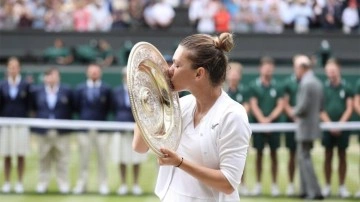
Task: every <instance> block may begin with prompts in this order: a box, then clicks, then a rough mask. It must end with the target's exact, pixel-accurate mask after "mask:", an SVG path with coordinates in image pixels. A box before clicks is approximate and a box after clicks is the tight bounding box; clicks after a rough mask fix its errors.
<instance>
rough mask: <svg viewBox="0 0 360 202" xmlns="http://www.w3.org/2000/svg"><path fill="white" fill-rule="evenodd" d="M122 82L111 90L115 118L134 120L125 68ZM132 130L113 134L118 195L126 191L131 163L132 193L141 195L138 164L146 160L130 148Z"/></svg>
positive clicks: (118, 119) (125, 120) (143, 155)
mask: <svg viewBox="0 0 360 202" xmlns="http://www.w3.org/2000/svg"><path fill="white" fill-rule="evenodd" d="M122 75H123V84H122V85H120V86H118V87H116V88H115V89H114V90H113V96H112V98H113V105H112V106H113V111H114V113H115V120H116V121H121V122H134V121H135V120H134V117H133V114H132V112H131V105H130V98H129V94H128V87H127V82H126V68H124V69H123V71H122ZM133 135H134V131H116V132H115V133H114V136H113V141H112V142H113V158H114V162H115V163H117V164H120V166H119V169H120V177H121V185H120V187H119V189H118V191H117V193H118V194H119V195H125V194H127V193H128V186H127V184H126V176H127V172H126V171H127V165H129V164H130V165H132V169H133V177H134V179H133V187H132V194H134V195H141V194H142V189H141V187H140V186H139V173H140V164H141V163H142V162H144V161H145V160H146V154H140V153H137V152H135V151H134V150H133V149H132V146H131V145H132V139H133Z"/></svg>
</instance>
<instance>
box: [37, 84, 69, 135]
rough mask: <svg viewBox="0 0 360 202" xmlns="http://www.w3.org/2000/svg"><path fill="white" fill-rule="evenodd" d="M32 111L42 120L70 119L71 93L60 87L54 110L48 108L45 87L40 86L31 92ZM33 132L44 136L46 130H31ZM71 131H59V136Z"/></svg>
mask: <svg viewBox="0 0 360 202" xmlns="http://www.w3.org/2000/svg"><path fill="white" fill-rule="evenodd" d="M32 97H33V102H32V103H33V107H32V108H33V110H34V112H35V116H36V118H42V119H49V118H53V119H72V115H73V107H74V106H73V104H74V103H73V92H72V90H71V88H69V87H68V86H66V85H60V86H59V91H58V94H57V100H56V104H55V107H54V108H52V109H51V108H49V106H48V103H47V100H46V90H45V86H44V85H41V86H39V87H37V88H36V89H34V91H33V96H32ZM32 130H33V131H34V132H37V133H39V134H46V132H47V129H41V128H33V129H32ZM70 132H71V130H67V129H65V130H64V129H59V130H58V133H59V134H65V133H70Z"/></svg>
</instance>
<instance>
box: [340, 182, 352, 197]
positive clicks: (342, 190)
mask: <svg viewBox="0 0 360 202" xmlns="http://www.w3.org/2000/svg"><path fill="white" fill-rule="evenodd" d="M339 196H340V197H341V198H349V197H350V192H349V191H348V190H347V189H346V187H345V186H344V185H343V186H340V187H339Z"/></svg>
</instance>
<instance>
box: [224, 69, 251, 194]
mask: <svg viewBox="0 0 360 202" xmlns="http://www.w3.org/2000/svg"><path fill="white" fill-rule="evenodd" d="M229 67H230V68H229V70H228V71H227V72H226V85H227V90H226V92H227V94H228V95H229V96H230V97H231V98H232V99H233V100H235V101H237V102H238V103H240V104H242V106H243V107H244V108H245V110H246V113H247V114H248V115H249V113H250V105H249V89H248V87H247V86H245V85H244V84H243V83H240V82H241V79H242V70H243V66H242V65H241V64H240V63H238V62H231V63H229ZM239 192H240V194H241V195H244V196H246V195H248V193H249V191H248V189H247V187H246V184H245V169H244V172H243V175H242V178H241V183H240V187H239Z"/></svg>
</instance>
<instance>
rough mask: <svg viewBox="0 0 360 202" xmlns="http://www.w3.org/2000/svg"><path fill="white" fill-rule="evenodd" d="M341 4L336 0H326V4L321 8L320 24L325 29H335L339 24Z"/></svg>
mask: <svg viewBox="0 0 360 202" xmlns="http://www.w3.org/2000/svg"><path fill="white" fill-rule="evenodd" d="M341 13H342V9H341V4H340V2H338V1H337V0H327V4H326V5H325V7H324V8H323V9H322V13H321V17H320V19H321V25H322V27H323V28H324V29H326V30H332V29H337V28H339V27H340V25H341Z"/></svg>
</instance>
